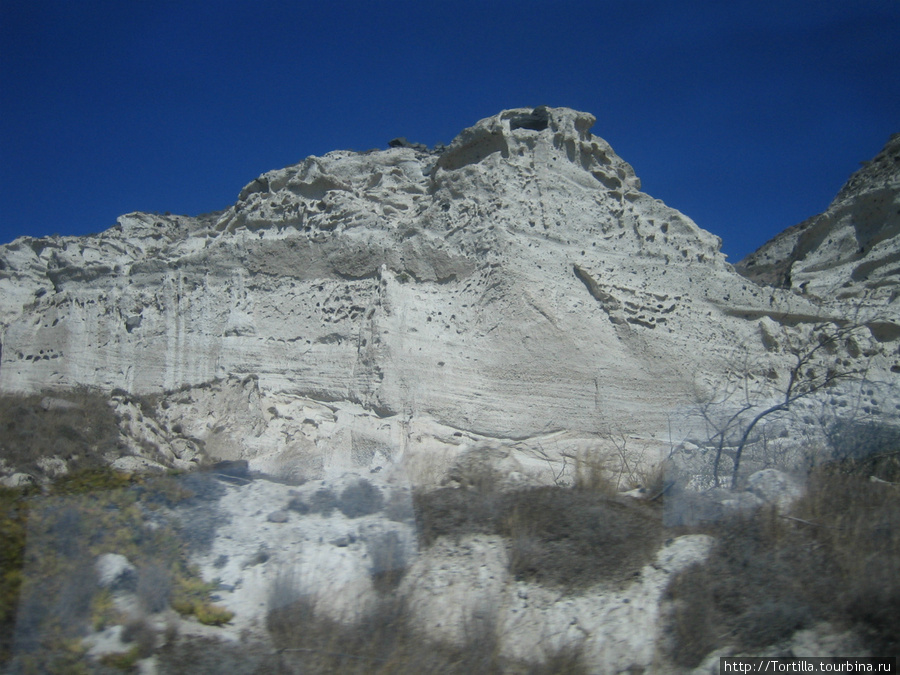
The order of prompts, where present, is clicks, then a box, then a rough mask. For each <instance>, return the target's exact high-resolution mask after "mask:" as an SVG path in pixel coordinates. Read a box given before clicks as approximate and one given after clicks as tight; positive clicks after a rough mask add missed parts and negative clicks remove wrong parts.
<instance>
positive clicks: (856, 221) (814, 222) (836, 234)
mask: <svg viewBox="0 0 900 675" xmlns="http://www.w3.org/2000/svg"><path fill="white" fill-rule="evenodd" d="M898 235H900V134H895V135H894V136H892V137H891V139H890V140H889V141H888V143H887V145H885V146H884V149H883V150H882V151H881V152H880V153H878V155H876V157H875V158H874V159H873V160H872V161H870V162H864V163H863V168H861V169H860V170H859V171H857V172H856V173H854V174H853V175H852V176H851V177H850V179H849V180H848V181H847V183H846V184H845V185H844V187H843V188H841V190H840V192H839V193H838V194H837V196H836V197H835V198H834V201H833V202H832V203H831V205H830V206H829V207H828V209H827V210H826V211H825V213H822V214H820V215H818V216H814V217H813V218H810V219H808V220H806V221H804V222H802V223H800V224H799V225H795V226H794V227H792V228H790V229H788V230H786V231H785V232H782V233H781V234H779V235H778V236H777V237H775V238H774V239H772V240H771V241H770V242H768V243H767V244H766V245H765V246H763V247H762V248H760V249H759V250H758V251H756V252H754V253H752V254H751V255H749V256H748V257H747V258H745V259H744V260H742V261H741V262H740V263H738V264H737V265H736V268H737V270H738V271H740V272H741V273H742V274H744V275H745V276H747V277H748V278H750V279H754V280H756V281H760V282H762V283H766V284H772V285H775V286H779V287H783V288H790V289H793V290H796V291H798V292H800V293H803V294H808V295H812V296H815V297H817V298H822V299H830V298H838V299H848V300H850V299H852V300H860V301H867V302H871V301H878V302H883V303H885V304H887V305H892V304H893V303H894V302H895V301H896V300H897V297H898V296H897V286H898V282H900V236H898ZM893 316H894V317H895V318H896V316H897V310H896V308H894V311H893Z"/></svg>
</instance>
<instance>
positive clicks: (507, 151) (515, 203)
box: [0, 108, 841, 456]
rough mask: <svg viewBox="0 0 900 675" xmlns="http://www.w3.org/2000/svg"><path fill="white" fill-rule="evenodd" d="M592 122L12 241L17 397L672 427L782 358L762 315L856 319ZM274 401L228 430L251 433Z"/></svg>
mask: <svg viewBox="0 0 900 675" xmlns="http://www.w3.org/2000/svg"><path fill="white" fill-rule="evenodd" d="M593 122H594V118H593V117H592V116H591V115H588V114H585V113H578V112H575V111H572V110H568V109H548V108H538V109H536V110H529V109H518V110H509V111H505V112H503V113H501V114H499V115H497V116H495V117H492V118H488V119H486V120H482V121H481V122H479V123H478V124H476V125H475V126H474V127H472V128H470V129H467V130H465V131H464V132H463V133H462V134H460V136H459V137H458V138H457V139H456V140H454V141H453V143H451V144H450V146H449V147H448V148H447V149H446V150H445V151H444V152H443V153H440V154H437V153H428V152H423V151H421V150H419V149H415V148H409V147H399V148H392V149H390V150H386V151H372V152H367V153H353V152H344V151H341V152H333V153H329V154H328V155H326V156H324V157H310V158H308V159H306V160H304V161H303V162H302V163H300V164H298V165H296V166H292V167H288V168H286V169H281V170H277V171H272V172H269V173H267V174H264V175H263V176H260V177H259V178H258V179H256V180H254V181H253V182H252V183H250V184H249V185H248V186H247V187H245V188H244V189H243V190H242V191H241V193H240V196H239V200H238V202H237V203H236V204H235V205H234V206H233V207H231V208H229V209H228V210H226V211H224V212H222V213H219V214H213V215H210V216H205V217H198V218H188V217H181V216H158V215H150V214H139V213H134V214H130V215H127V216H123V217H121V218H120V219H119V223H118V225H116V226H115V227H113V228H112V229H110V230H107V231H106V232H103V233H101V234H99V235H95V236H90V237H79V238H73V237H65V238H59V237H56V238H49V239H41V240H36V239H28V238H23V239H19V240H16V241H15V242H13V243H12V244H9V245H7V246H4V247H2V249H0V331H2V333H0V341H2V361H0V389H2V390H4V391H35V390H41V389H44V388H48V387H56V388H64V387H70V386H75V385H79V384H82V385H89V386H94V387H100V388H102V389H107V390H112V389H114V388H121V389H124V390H127V391H130V392H134V393H149V392H160V391H166V390H168V391H171V390H174V389H177V388H179V387H188V386H196V385H200V384H203V383H208V382H212V381H215V380H224V379H225V378H228V377H237V378H245V377H247V376H252V377H253V378H254V380H255V381H257V382H258V391H259V396H262V397H269V396H273V397H275V398H278V397H283V398H284V397H286V398H284V400H309V401H315V402H318V403H317V405H325V406H331V407H332V408H335V409H337V408H340V410H342V411H343V413H342V414H341V415H339V416H338V417H340V418H341V420H339V421H338V422H337V424H338V425H343V424H345V422H344V421H346V420H349V419H350V418H352V417H353V416H360V415H362V416H364V417H366V418H373V417H374V418H378V419H383V420H387V422H386V423H387V424H389V425H393V430H392V432H391V434H392V435H393V436H396V435H397V434H401V433H403V430H402V429H401V427H403V428H405V425H406V426H408V425H409V424H415V421H416V420H423V421H426V422H427V421H428V420H432V421H434V423H436V424H439V425H441V426H442V427H446V428H451V429H457V430H461V431H465V432H471V433H474V434H479V435H481V436H483V437H495V438H500V439H508V440H517V439H526V438H532V437H537V436H541V435H546V434H550V433H556V432H561V431H567V432H575V433H582V432H584V433H593V432H596V431H597V430H602V429H607V428H610V427H615V428H617V429H625V430H629V431H637V430H638V429H640V430H641V432H642V433H643V434H645V435H646V434H649V435H651V436H653V435H654V434H662V433H664V432H665V430H666V429H667V424H668V416H669V414H670V413H671V411H673V410H675V409H677V408H678V407H679V406H683V405H684V404H686V403H687V402H689V401H691V400H692V398H693V397H694V396H695V389H696V387H695V385H696V382H697V381H698V379H701V380H702V379H703V377H704V374H707V375H709V376H710V377H712V376H714V375H715V374H716V373H717V372H718V371H719V369H720V368H721V365H722V363H723V359H727V358H729V357H730V355H731V354H732V352H733V351H734V349H735V346H736V345H742V346H744V347H743V348H745V349H747V350H749V351H750V352H753V353H756V352H759V353H765V346H764V341H763V340H762V339H761V337H760V336H761V332H760V328H759V325H758V322H759V321H760V319H761V318H765V317H773V318H774V319H775V320H776V321H778V322H783V321H785V320H787V321H788V322H797V321H799V322H801V323H802V322H804V321H813V320H820V319H822V318H828V317H829V316H830V315H834V314H836V315H838V316H839V315H840V314H841V312H840V311H838V310H836V309H835V308H829V307H823V306H822V305H821V303H819V304H813V303H811V302H809V301H807V300H805V299H803V298H801V297H799V296H796V295H794V294H783V293H782V294H778V293H776V292H773V291H771V290H770V289H765V290H764V289H762V288H760V287H758V286H756V285H755V284H753V283H750V282H749V281H747V280H746V279H744V278H742V277H740V276H739V275H737V274H736V273H735V272H734V271H733V269H732V268H731V266H730V265H728V264H727V263H726V262H725V260H724V256H723V255H722V254H721V253H720V252H719V250H718V247H719V240H718V238H717V237H715V236H713V235H711V234H709V233H708V232H705V231H704V230H702V229H700V228H699V227H697V226H696V225H695V224H694V223H693V222H692V221H691V220H690V219H689V218H687V217H685V216H684V215H682V214H681V213H679V212H678V211H675V210H674V209H671V208H669V207H667V206H666V205H665V204H663V203H662V202H660V201H658V200H655V199H653V198H652V197H649V196H648V195H646V194H644V193H642V192H640V189H639V188H640V183H639V181H638V179H637V178H636V177H635V175H634V172H633V171H632V169H631V167H630V166H629V165H628V164H627V163H625V162H624V161H623V160H621V159H620V158H619V157H618V156H616V155H615V153H613V151H612V149H611V148H610V147H609V145H608V144H607V143H606V142H605V141H603V140H602V139H599V138H597V137H595V136H592V135H591V134H590V133H589V131H588V130H589V128H590V127H591V125H592V124H593ZM776 296H777V297H776ZM769 356H770V358H777V354H776V355H771V354H770V355H769ZM255 400H259V397H257V399H252V398H251V399H248V401H247V405H250V406H251V407H253V405H254V401H255ZM241 405H244V404H243V403H242V404H241ZM213 407H216V406H213ZM269 407H271V404H268V405H267V406H266V408H269ZM276 408H277V405H276ZM218 409H219V410H221V409H222V406H221V405H218ZM265 410H266V409H265V408H264V409H263V411H260V410H258V409H257V410H255V411H254V412H252V413H248V414H249V415H250V417H252V418H253V421H252V423H250V424H251V426H250V427H244V426H243V422H240V421H238V420H232V423H230V424H228V425H225V426H226V427H227V428H228V429H230V431H231V432H232V433H234V434H236V435H238V436H242V437H246V436H248V435H249V436H250V437H251V438H253V437H255V436H258V435H259V434H260V433H262V431H261V430H262V429H263V428H264V427H266V426H267V425H268V424H269V423H270V422H271V419H270V418H268V416H267V413H266V412H265ZM247 419H248V420H249V419H250V418H249V417H248V418H247ZM346 424H347V425H349V426H351V427H352V426H353V423H351V422H349V421H347V422H346ZM367 424H368V423H367ZM374 424H375V426H378V423H377V422H374ZM220 426H221V425H220ZM391 434H389V435H391ZM249 443H250V444H251V445H252V444H253V442H252V441H250V442H249ZM246 445H247V442H243V446H244V447H242V448H240V449H238V450H235V452H237V453H238V454H246V453H247V452H248V449H247V447H246ZM276 450H277V448H273V447H268V448H263V447H255V448H254V449H253V451H252V452H251V453H250V454H253V455H266V454H269V455H271V454H272V453H273V452H275V451H276ZM226 454H227V453H225V451H224V450H223V454H222V456H226Z"/></svg>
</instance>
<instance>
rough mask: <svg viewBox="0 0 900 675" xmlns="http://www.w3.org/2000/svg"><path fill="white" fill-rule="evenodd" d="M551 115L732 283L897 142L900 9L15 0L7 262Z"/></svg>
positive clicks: (7, 141) (8, 59) (738, 3)
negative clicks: (128, 223)
mask: <svg viewBox="0 0 900 675" xmlns="http://www.w3.org/2000/svg"><path fill="white" fill-rule="evenodd" d="M541 104H546V105H551V106H569V107H572V108H576V109H580V110H586V111H588V112H591V113H593V114H594V115H595V116H596V117H597V124H596V125H595V126H594V128H593V132H594V133H595V134H596V135H598V136H601V137H603V138H605V139H606V140H607V141H608V142H609V143H610V144H611V145H612V146H613V148H614V149H615V150H616V152H617V153H618V154H619V155H620V156H622V157H623V158H624V159H625V160H626V161H628V162H630V163H631V164H632V165H633V166H634V168H635V171H636V172H637V174H638V176H640V177H641V179H642V181H643V185H644V190H645V191H646V192H648V193H649V194H651V195H653V196H654V197H657V198H659V199H662V200H663V201H665V202H666V203H667V204H669V205H670V206H673V207H675V208H677V209H679V210H680V211H682V212H684V213H686V214H687V215H688V216H690V217H691V218H693V219H694V220H695V221H696V222H697V223H698V224H699V225H700V226H701V227H704V228H706V229H708V230H710V231H712V232H714V233H716V234H718V235H719V236H721V237H722V239H723V240H724V244H723V250H724V251H725V252H726V253H727V254H728V255H729V259H730V260H731V261H732V262H736V261H737V260H738V259H739V258H741V257H743V256H744V255H745V254H747V253H749V252H750V251H752V250H754V249H755V248H756V247H758V246H759V245H761V244H762V243H764V242H765V241H766V240H768V239H769V238H770V237H772V236H773V235H775V234H776V233H777V232H779V231H781V230H783V229H785V228H787V227H789V226H790V225H793V224H795V223H797V222H799V221H801V220H803V219H805V218H806V217H808V216H810V215H813V214H815V213H818V212H821V211H822V210H824V209H825V208H826V207H827V205H828V203H829V201H830V200H831V199H832V197H833V196H834V195H835V193H836V192H837V190H838V189H839V188H840V186H841V185H842V184H843V182H844V181H845V180H846V179H847V178H848V177H849V175H850V174H851V173H852V172H853V171H854V170H856V169H857V168H858V167H859V162H860V161H863V160H867V159H870V158H871V157H872V156H874V155H875V154H876V153H877V152H878V151H879V150H880V149H881V147H882V146H883V145H884V143H885V142H886V141H887V139H888V137H889V136H890V135H891V134H892V133H896V132H900V2H898V1H897V0H873V1H867V0H860V1H858V2H854V3H851V2H847V1H846V0H842V1H841V2H832V1H829V0H818V1H816V2H812V1H804V2H796V1H794V0H782V1H781V2H768V1H765V0H756V1H755V2H745V1H744V0H728V1H727V2H723V1H722V0H717V1H715V2H698V1H688V2H677V1H673V0H666V1H661V2H657V1H654V0H647V1H644V2H631V1H628V0H618V1H617V2H607V1H604V0H593V1H590V2H588V1H585V2H581V1H575V0H569V1H567V0H557V1H556V2H547V1H546V0H542V1H540V2H538V1H532V0H516V1H514V2H513V1H507V0H494V1H482V2H467V1H464V2H452V3H451V2H440V1H437V2H435V1H429V2H426V1H425V0H417V1H415V2H412V1H407V2H377V1H375V0H370V1H369V2H341V1H339V0H336V1H327V0H317V1H316V2H303V1H299V2H274V1H267V0H256V1H254V2H233V1H228V0H222V1H220V2H212V1H210V2H191V1H190V0H182V1H180V2H172V1H169V0H154V1H153V2H146V1H144V0H134V1H129V2H123V1H122V0H116V1H114V2H105V1H103V2H101V1H94V0H78V1H72V0H67V1H65V2H58V1H46V2H42V1H41V0H0V203H2V205H3V207H2V209H0V243H5V242H7V241H10V240H12V239H13V238H14V237H17V236H21V235H29V236H43V235H48V234H86V233H89V232H98V231H101V230H104V229H106V228H108V227H110V226H111V225H113V224H114V223H115V219H116V217H117V216H118V215H120V214H123V213H127V212H129V211H136V210H144V211H159V212H165V211H171V212H173V213H185V214H191V215H195V214H197V213H203V212H207V211H214V210H218V209H222V208H225V207H227V206H228V205H230V204H232V203H233V202H234V201H235V199H236V196H237V194H238V192H239V191H240V189H241V187H243V186H244V185H245V184H246V183H248V182H250V181H251V180H252V179H253V178H255V177H256V176H257V175H259V174H260V173H262V172H264V171H268V170H270V169H275V168H280V167H283V166H287V165H289V164H294V163H296V162H298V161H300V160H301V159H302V158H304V157H306V156H308V155H317V154H324V153H325V152H328V151H329V150H336V149H354V150H366V149H370V148H376V147H378V148H384V147H386V145H387V141H388V140H390V139H391V138H394V137H396V136H406V137H408V138H409V139H410V140H413V141H417V142H423V143H427V144H429V145H433V144H435V143H438V142H445V143H446V142H449V141H450V140H451V139H452V138H453V137H454V136H455V135H456V134H457V133H458V132H459V131H460V130H461V129H463V128H464V127H466V126H469V125H471V124H473V123H475V122H476V121H477V120H479V119H481V118H483V117H487V116H489V115H493V114H495V113H497V112H499V111H500V110H502V109H505V108H513V107H520V106H536V105H541Z"/></svg>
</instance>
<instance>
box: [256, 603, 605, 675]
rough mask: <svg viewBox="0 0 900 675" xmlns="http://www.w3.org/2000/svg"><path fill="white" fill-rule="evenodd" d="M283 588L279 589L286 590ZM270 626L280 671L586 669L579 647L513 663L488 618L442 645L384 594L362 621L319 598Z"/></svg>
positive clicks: (275, 616)
mask: <svg viewBox="0 0 900 675" xmlns="http://www.w3.org/2000/svg"><path fill="white" fill-rule="evenodd" d="M283 592H284V591H283V589H282V590H280V591H279V593H283ZM268 628H269V632H270V634H271V636H272V640H273V642H274V645H275V647H276V649H277V650H278V654H279V658H280V667H281V668H283V669H285V670H283V671H277V672H304V673H305V672H310V673H347V674H349V675H353V674H359V675H363V674H365V675H370V674H378V675H388V674H400V673H416V674H418V673H423V674H424V673H441V674H447V675H455V674H457V673H458V674H459V675H470V674H471V673H516V674H522V675H525V674H528V675H544V674H547V675H550V674H551V673H560V674H562V673H566V674H570V675H579V674H580V673H587V672H588V671H587V669H586V667H585V666H584V663H583V660H582V656H581V653H580V652H579V651H578V650H577V649H572V650H569V651H565V652H560V653H554V654H552V655H551V656H550V657H549V658H548V659H547V661H546V662H545V663H542V664H527V663H518V662H512V661H509V660H508V659H505V658H503V657H502V656H501V654H500V645H499V640H498V637H497V634H496V631H495V630H494V629H493V625H492V623H491V622H490V620H488V621H487V622H486V623H485V624H484V625H479V626H478V627H477V628H475V627H473V629H472V630H470V631H468V632H467V639H466V641H465V643H464V644H461V645H447V644H442V643H436V642H434V641H432V640H430V639H428V638H427V637H426V636H424V635H422V634H421V633H420V632H419V631H417V630H416V627H415V623H414V620H413V618H412V615H411V614H410V612H409V610H408V608H407V607H406V604H405V602H404V601H403V600H401V599H398V598H397V597H396V596H394V595H391V596H384V597H382V598H381V600H380V602H379V603H378V605H377V606H376V607H375V609H374V610H373V611H371V612H370V613H368V614H366V615H365V616H363V617H362V618H361V619H360V620H359V621H357V622H356V623H350V624H348V623H341V622H338V621H335V620H333V619H330V618H327V617H324V616H322V615H321V614H320V613H318V612H317V611H316V600H315V598H314V597H313V596H302V597H298V598H297V599H296V600H295V601H294V602H292V603H290V604H288V605H284V606H281V607H278V608H275V609H272V610H271V611H270V613H269V616H268Z"/></svg>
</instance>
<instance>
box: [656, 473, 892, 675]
mask: <svg viewBox="0 0 900 675" xmlns="http://www.w3.org/2000/svg"><path fill="white" fill-rule="evenodd" d="M707 531H708V532H709V533H710V534H712V535H713V536H715V537H716V544H715V546H714V547H713V550H712V551H711V553H710V557H709V559H708V561H707V563H706V565H704V566H703V568H702V569H700V570H698V569H696V568H693V569H691V570H688V571H686V572H683V573H682V574H681V575H679V576H678V577H676V579H675V580H673V582H672V585H671V586H670V589H669V594H670V597H672V599H674V600H677V602H676V603H675V604H676V610H675V614H674V620H673V623H672V626H671V630H672V632H673V635H672V637H673V648H672V656H673V658H674V659H675V660H676V661H678V662H679V663H683V664H684V665H691V664H692V662H694V661H696V660H697V659H698V658H702V654H700V652H702V651H703V649H706V648H709V649H711V648H713V647H718V646H723V645H725V644H734V643H735V642H737V643H738V644H739V645H740V646H741V647H742V648H744V649H746V650H750V651H753V650H757V651H758V650H759V648H761V647H765V646H768V645H773V644H776V643H778V642H779V641H781V640H785V639H788V638H790V636H791V635H792V634H793V633H794V632H795V631H796V630H798V629H800V628H803V627H805V626H810V625H813V624H814V623H816V622H818V621H823V620H825V621H830V622H832V623H833V624H835V625H838V626H844V627H853V628H855V629H856V630H857V631H858V633H859V634H860V635H861V636H862V637H863V638H864V639H865V640H866V642H867V645H868V647H869V648H870V649H871V650H872V651H873V653H876V654H881V655H883V654H895V653H897V652H898V650H900V613H898V612H897V611H896V608H897V607H898V606H900V489H898V488H897V487H896V486H892V485H888V484H884V483H879V482H872V481H870V480H868V478H864V477H863V476H860V475H853V473H852V471H850V470H848V465H847V464H846V463H845V462H843V463H841V464H838V465H831V466H826V467H822V468H819V469H817V470H816V471H815V472H814V473H813V474H812V475H811V476H810V477H809V481H808V485H807V491H806V493H805V495H804V497H802V498H801V499H800V500H799V501H798V502H797V503H796V504H795V506H794V509H793V511H792V515H790V516H784V515H783V514H779V513H778V512H777V511H775V510H774V509H771V508H764V509H760V510H758V511H756V512H755V513H752V514H747V515H744V516H735V517H732V518H728V519H724V520H722V521H719V522H718V523H714V524H712V525H708V526H707ZM700 578H702V582H701V581H699V579H700ZM679 606H680V607H681V609H678V607H679ZM679 612H681V615H679ZM704 612H706V613H707V614H706V616H707V617H708V618H707V619H704V621H710V622H711V623H712V625H715V626H716V627H717V629H716V633H717V635H716V636H713V637H714V639H709V637H708V636H707V634H706V632H705V631H703V630H702V629H701V628H699V627H697V626H688V627H687V628H685V625H686V621H685V617H688V618H691V617H693V619H691V620H695V621H696V620H697V619H696V617H702V616H704ZM701 645H702V646H701ZM693 665H696V663H693Z"/></svg>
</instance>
